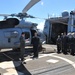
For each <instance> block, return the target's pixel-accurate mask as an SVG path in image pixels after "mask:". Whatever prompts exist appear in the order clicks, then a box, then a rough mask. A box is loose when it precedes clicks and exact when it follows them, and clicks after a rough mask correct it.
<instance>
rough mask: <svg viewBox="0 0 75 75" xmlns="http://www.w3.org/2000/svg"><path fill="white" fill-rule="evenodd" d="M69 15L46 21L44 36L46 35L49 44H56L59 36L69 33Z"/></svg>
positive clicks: (64, 14)
mask: <svg viewBox="0 0 75 75" xmlns="http://www.w3.org/2000/svg"><path fill="white" fill-rule="evenodd" d="M68 22H69V13H68V12H67V11H65V12H63V13H62V17H53V18H49V19H47V20H46V21H45V25H44V31H43V32H44V34H45V35H46V42H47V43H56V39H57V36H58V35H61V33H64V32H66V33H67V32H68Z"/></svg>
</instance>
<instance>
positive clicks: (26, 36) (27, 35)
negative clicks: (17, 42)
mask: <svg viewBox="0 0 75 75" xmlns="http://www.w3.org/2000/svg"><path fill="white" fill-rule="evenodd" d="M25 42H26V45H30V43H31V37H30V32H25Z"/></svg>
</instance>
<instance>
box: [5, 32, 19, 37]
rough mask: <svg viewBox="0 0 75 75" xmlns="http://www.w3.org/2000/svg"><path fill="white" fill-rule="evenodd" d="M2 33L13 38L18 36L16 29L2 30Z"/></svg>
mask: <svg viewBox="0 0 75 75" xmlns="http://www.w3.org/2000/svg"><path fill="white" fill-rule="evenodd" d="M4 34H5V37H6V38H15V37H17V36H18V32H17V31H7V32H4Z"/></svg>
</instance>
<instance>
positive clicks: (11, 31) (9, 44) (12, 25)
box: [0, 0, 45, 49]
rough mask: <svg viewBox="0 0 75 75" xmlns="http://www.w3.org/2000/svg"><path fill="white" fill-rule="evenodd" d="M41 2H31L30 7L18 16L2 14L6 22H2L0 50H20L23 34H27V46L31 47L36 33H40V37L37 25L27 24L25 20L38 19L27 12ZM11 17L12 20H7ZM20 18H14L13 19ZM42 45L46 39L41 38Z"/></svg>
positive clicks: (0, 24) (33, 0)
mask: <svg viewBox="0 0 75 75" xmlns="http://www.w3.org/2000/svg"><path fill="white" fill-rule="evenodd" d="M39 1H40V0H31V1H30V2H29V3H28V5H27V6H26V7H25V8H24V9H23V10H22V13H18V14H10V15H9V14H0V16H4V17H5V18H4V20H2V21H0V49H4V48H12V49H15V48H19V46H20V42H19V38H20V36H21V33H22V32H25V39H26V45H31V39H32V37H33V36H34V32H36V31H37V32H38V33H40V34H39V37H40V36H41V35H43V34H41V32H40V31H38V30H37V24H36V23H32V22H27V21H25V20H24V18H36V17H33V16H31V15H28V14H27V13H26V12H27V11H28V10H29V9H30V8H31V7H32V6H33V5H35V4H36V3H38V2H39ZM8 16H11V18H7V17H8ZM14 16H15V17H18V18H20V19H17V18H13V17H14ZM40 39H41V43H42V42H44V41H45V38H42V37H40Z"/></svg>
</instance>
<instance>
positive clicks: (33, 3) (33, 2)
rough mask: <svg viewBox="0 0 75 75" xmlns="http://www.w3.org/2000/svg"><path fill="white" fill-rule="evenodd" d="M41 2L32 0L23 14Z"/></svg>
mask: <svg viewBox="0 0 75 75" xmlns="http://www.w3.org/2000/svg"><path fill="white" fill-rule="evenodd" d="M39 1H40V0H31V1H30V2H29V3H28V5H27V6H26V7H25V8H24V9H23V10H22V12H23V13H26V12H27V11H28V10H29V9H30V8H31V7H32V6H33V5H35V4H36V3H38V2H39Z"/></svg>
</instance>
